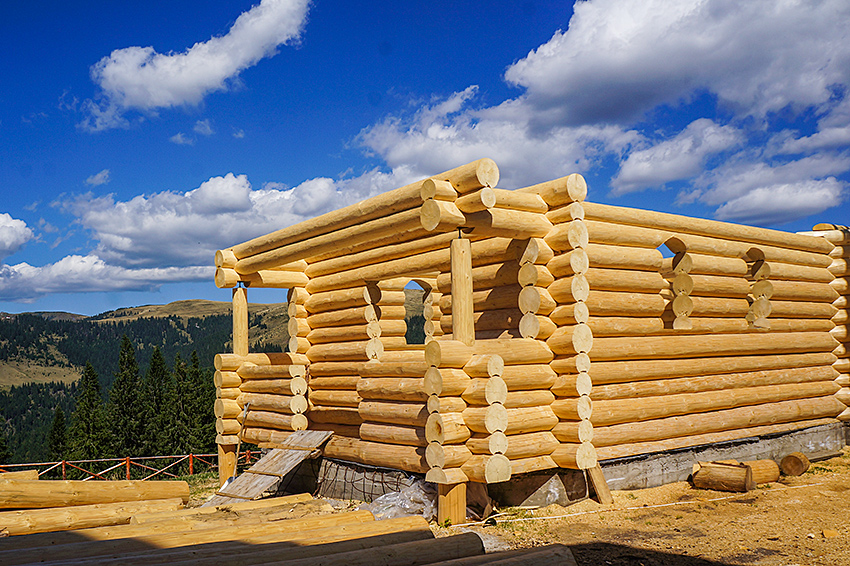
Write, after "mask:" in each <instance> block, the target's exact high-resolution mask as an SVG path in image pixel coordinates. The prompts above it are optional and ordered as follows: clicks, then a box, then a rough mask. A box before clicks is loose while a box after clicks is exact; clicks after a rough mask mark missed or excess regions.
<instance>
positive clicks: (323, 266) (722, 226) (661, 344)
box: [216, 160, 850, 484]
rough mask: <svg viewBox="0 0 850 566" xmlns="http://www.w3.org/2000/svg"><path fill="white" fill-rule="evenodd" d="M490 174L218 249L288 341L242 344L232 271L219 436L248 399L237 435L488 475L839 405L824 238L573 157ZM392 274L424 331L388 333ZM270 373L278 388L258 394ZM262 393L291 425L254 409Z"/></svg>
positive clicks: (825, 414) (809, 417) (474, 166)
mask: <svg viewBox="0 0 850 566" xmlns="http://www.w3.org/2000/svg"><path fill="white" fill-rule="evenodd" d="M497 181H498V169H497V168H496V167H495V164H494V163H493V162H492V161H490V160H479V161H477V162H474V163H471V164H469V165H465V166H463V167H459V168H456V169H453V170H451V171H448V172H446V173H442V174H440V175H436V176H434V177H433V178H430V179H427V180H424V181H419V182H417V183H413V184H411V185H408V186H406V187H402V188H401V189H396V190H395V191H391V192H389V193H385V194H382V195H378V196H376V197H373V198H371V199H368V200H366V201H363V202H361V203H358V204H356V205H352V206H350V207H346V208H343V209H341V210H338V211H335V212H331V213H328V214H326V215H323V216H320V217H318V218H316V219H312V220H309V221H306V222H303V223H301V224H298V225H296V226H292V227H289V228H285V229H283V230H280V231H278V232H276V233H273V234H269V235H268V236H263V237H260V238H256V239H255V240H252V241H249V242H246V243H244V244H240V245H238V246H234V247H233V248H231V249H229V250H223V251H222V252H219V253H218V254H216V265H217V267H218V268H219V269H218V271H217V279H216V281H217V283H218V284H219V285H220V286H224V287H234V286H237V285H254V286H263V287H268V286H276V285H278V286H287V287H289V288H290V295H289V305H288V309H289V315H290V323H289V331H290V342H289V350H290V352H289V353H288V354H281V355H279V356H288V357H287V358H280V359H279V360H278V359H277V358H275V356H278V355H272V354H269V355H264V356H266V357H264V358H262V360H260V361H258V359H254V358H252V356H255V354H249V353H248V352H247V328H243V326H244V325H245V324H246V323H243V322H239V323H238V324H237V322H236V320H237V318H239V320H240V321H243V320H244V321H247V313H246V308H247V307H246V306H243V304H244V305H247V299H246V298H245V293H246V289H245V288H244V286H240V287H238V288H236V289H234V353H233V354H227V355H222V356H220V357H219V358H217V364H219V366H220V367H219V366H217V369H219V370H220V372H219V373H218V374H217V376H216V383H217V386H218V387H219V401H218V402H217V404H216V411H217V415H218V416H219V417H220V423H219V424H220V430H219V434H220V436H219V438H218V440H219V441H220V443H221V444H226V443H228V442H229V441H232V440H233V439H234V438H235V436H234V431H237V430H238V429H239V427H238V426H237V425H238V424H239V423H238V419H239V418H240V416H239V415H240V414H241V411H242V409H243V408H244V407H245V406H246V404H247V403H248V401H249V400H250V402H251V404H250V405H247V406H248V407H249V412H248V414H247V416H246V417H245V423H246V426H245V430H244V432H243V438H244V439H246V440H250V441H252V442H258V441H259V442H269V443H274V442H275V439H281V438H282V437H283V435H285V434H286V433H287V432H288V431H292V430H298V427H301V426H307V424H306V421H307V420H309V428H311V429H317V430H319V429H324V430H333V431H334V432H335V433H336V434H335V436H334V438H333V439H331V441H330V442H329V443H328V445H327V448H326V450H325V455H326V456H330V457H337V458H340V459H346V460H351V461H354V462H362V463H365V464H370V465H378V466H388V467H394V468H401V469H405V470H408V471H414V472H428V475H429V477H430V478H432V479H433V480H434V481H438V482H440V483H446V484H448V483H458V482H464V481H467V480H472V481H484V482H493V481H505V479H507V478H510V477H511V475H513V474H519V473H525V472H529V471H534V470H540V469H547V468H553V467H558V466H560V467H567V468H578V469H589V468H593V467H594V466H595V465H596V463H597V459H598V458H599V459H610V458H615V457H620V456H629V455H634V454H640V453H646V452H652V451H661V450H668V449H673V448H678V447H682V446H691V445H694V444H704V443H711V442H718V441H723V440H728V439H732V438H739V437H741V436H750V435H753V434H764V433H773V432H782V431H786V430H794V429H797V428H803V427H806V426H814V425H817V424H825V423H827V422H834V421H832V420H831V417H834V416H835V415H837V414H838V413H839V412H841V410H843V409H844V405H843V404H841V403H839V401H837V399H836V397H835V395H834V394H835V392H836V391H837V390H838V389H839V387H838V386H837V385H836V384H835V383H834V381H833V380H834V379H835V375H836V374H835V370H834V369H833V367H832V364H833V362H835V360H836V355H835V354H834V353H833V350H834V349H835V347H836V342H835V340H834V339H833V337H832V335H831V334H830V330H831V329H832V328H833V321H832V320H830V319H831V318H832V317H833V316H834V315H835V314H836V312H837V308H836V307H835V306H833V305H832V304H831V303H832V302H833V301H835V300H836V299H837V297H838V295H837V293H836V292H835V290H834V289H833V287H831V286H830V282H831V281H832V279H833V274H832V273H831V272H830V271H831V270H832V271H833V272H834V271H835V268H838V267H837V264H836V263H835V262H836V261H838V260H839V259H841V261H844V260H843V257H844V256H841V257H840V258H839V257H837V256H836V258H835V259H833V258H831V257H830V256H829V255H828V254H830V252H832V244H830V243H829V242H827V241H825V240H823V239H818V238H812V237H810V236H802V235H795V234H787V233H784V232H778V231H772V230H765V229H760V228H751V227H746V226H737V225H733V224H726V223H721V222H714V221H708V220H700V219H695V218H686V217H682V216H675V215H670V214H662V213H655V212H648V211H638V210H634V209H623V208H618V207H613V206H607V205H601V204H593V203H587V202H585V197H586V195H587V186H586V184H585V182H584V179H583V178H582V177H581V176H580V175H570V176H568V177H564V178H562V179H557V180H555V181H550V182H546V183H542V184H539V185H534V186H531V187H527V188H524V189H519V190H516V191H505V190H502V189H498V188H495V186H496V183H497ZM458 229H459V230H460V231H461V234H459V233H458ZM456 247H457V248H458V249H460V248H462V249H463V250H465V251H463V253H464V254H467V256H468V260H469V265H470V269H469V273H468V280H467V283H468V291H469V293H468V295H469V296H470V298H471V300H470V301H468V304H467V300H466V299H463V300H460V299H459V297H465V296H466V294H465V293H464V294H457V291H456V290H455V284H457V282H458V271H457V269H456V266H455V263H454V260H455V255H454V251H455V248H456ZM450 249H451V252H450ZM662 249H663V251H664V253H662ZM833 253H834V252H833ZM665 256H672V257H666V258H665ZM830 265H832V266H833V267H830ZM845 265H846V262H845ZM828 268H829V269H828ZM410 281H416V282H418V283H419V284H420V286H422V288H423V289H425V291H426V292H425V295H424V297H423V307H424V308H423V316H424V318H425V334H426V340H428V341H429V345H428V346H427V347H423V346H422V345H409V344H407V343H406V340H405V332H406V330H407V328H406V324H405V321H404V318H405V314H406V313H405V307H404V305H405V299H404V297H405V293H404V289H405V286H406V285H407V284H408V283H409V282H410ZM467 283H464V284H467ZM832 285H833V286H835V283H833V284H832ZM845 287H846V286H845ZM453 294H457V296H454V295H453ZM241 313H245V314H244V315H243V314H241ZM461 320H463V321H468V328H466V329H465V330H464V332H463V337H460V335H458V334H457V329H456V328H455V326H456V325H457V324H458V321H461ZM463 324H467V323H466V322H464V323H463ZM845 328H846V327H845ZM833 334H835V335H836V336H838V337H839V338H841V336H839V334H840V330H837V331H833ZM836 353H839V354H844V355H845V356H846V349H844V350H841V347H839V349H838V350H836ZM229 356H232V357H233V358H232V359H230V357H229ZM263 360H265V361H263ZM591 361H592V364H591ZM252 364H253V365H252ZM847 364H848V365H847V367H846V368H845V369H842V370H841V371H842V373H850V362H847ZM264 366H267V367H266V369H260V368H263V367H264ZM841 367H843V366H841ZM845 370H847V371H845ZM840 379H841V378H839V380H840ZM848 386H850V383H847V384H842V387H845V388H847V387H848ZM275 387H280V388H281V389H279V390H277V391H275V394H276V395H277V396H279V397H281V399H283V398H286V401H285V402H284V403H277V405H274V407H276V409H271V408H269V407H271V406H272V404H270V403H267V404H265V405H255V401H256V402H257V403H260V401H261V400H262V398H261V397H259V396H261V395H266V394H268V393H270V392H271V390H272V388H275ZM305 389H306V399H304V395H305V394H304V390H305ZM848 389H850V388H848ZM839 397H840V395H839ZM259 406H262V407H263V409H262V410H263V411H265V412H267V413H274V414H277V415H286V416H287V418H288V419H289V421H288V423H286V422H285V420H286V419H284V418H281V417H278V418H277V419H276V420H275V419H272V418H271V417H267V418H265V420H260V419H257V418H253V420H252V415H254V414H256V413H255V411H256V410H257V408H258V407H259ZM305 409H306V410H305ZM305 416H306V419H303V420H302V418H303V417H305ZM297 417H302V418H297ZM233 443H235V441H234V442H233Z"/></svg>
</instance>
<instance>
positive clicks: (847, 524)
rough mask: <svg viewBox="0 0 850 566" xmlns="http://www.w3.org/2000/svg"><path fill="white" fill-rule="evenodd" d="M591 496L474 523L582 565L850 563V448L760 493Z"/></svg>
mask: <svg viewBox="0 0 850 566" xmlns="http://www.w3.org/2000/svg"><path fill="white" fill-rule="evenodd" d="M613 497H614V503H613V504H612V505H607V506H603V505H600V504H598V503H596V502H595V501H592V500H586V501H582V502H580V503H577V504H575V505H572V506H570V507H561V506H557V505H552V506H549V507H545V508H541V509H534V510H526V509H515V508H514V509H507V510H502V514H500V515H497V516H496V517H495V520H496V525H495V526H468V527H451V528H448V529H444V528H440V527H434V529H435V531H436V532H437V534H438V536H444V535H448V534H453V533H456V532H458V531H460V530H464V529H470V530H474V531H476V532H478V533H479V534H481V536H482V537H483V538H484V539H485V544H487V546H488V547H494V548H499V547H502V548H521V547H531V546H541V545H544V544H550V543H554V542H558V543H563V544H566V545H569V546H570V548H571V549H572V551H573V554H574V555H575V557H576V560H577V562H578V564H579V566H591V565H593V566H596V565H600V566H609V565H610V566H638V565H642V566H661V565H668V564H670V565H688V566H711V565H720V564H724V565H732V564H747V565H758V566H792V565H798V566H814V565H823V566H843V565H850V448H845V450H844V454H843V455H842V456H841V457H837V458H833V459H831V460H826V461H823V462H817V463H814V464H812V466H811V468H810V469H809V471H808V472H806V473H805V474H804V475H802V476H800V477H783V478H782V479H781V480H780V481H779V482H777V483H774V484H768V485H765V486H759V487H758V488H757V489H756V490H755V491H751V492H749V493H743V494H732V493H726V492H719V491H708V490H697V489H694V488H693V487H691V486H690V485H689V484H688V483H686V482H678V483H674V484H669V485H665V486H661V487H656V488H650V489H642V490H635V491H615V492H613Z"/></svg>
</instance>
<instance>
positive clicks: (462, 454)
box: [425, 442, 472, 468]
mask: <svg viewBox="0 0 850 566" xmlns="http://www.w3.org/2000/svg"><path fill="white" fill-rule="evenodd" d="M471 456H472V452H470V451H469V448H467V446H466V445H465V444H447V445H445V446H444V445H442V444H437V443H436V442H432V443H430V444H429V445H428V447H427V448H426V449H425V460H427V461H428V465H429V466H431V467H435V468H459V467H460V466H461V465H462V464H463V463H464V462H466V461H467V460H469V458H470V457H471Z"/></svg>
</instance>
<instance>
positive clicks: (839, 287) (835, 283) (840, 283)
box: [829, 277, 850, 295]
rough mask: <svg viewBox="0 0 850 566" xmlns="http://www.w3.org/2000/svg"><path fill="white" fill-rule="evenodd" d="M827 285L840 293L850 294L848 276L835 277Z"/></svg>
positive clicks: (849, 279) (849, 278)
mask: <svg viewBox="0 0 850 566" xmlns="http://www.w3.org/2000/svg"><path fill="white" fill-rule="evenodd" d="M829 286H830V287H832V288H833V289H835V291H836V292H837V293H839V294H841V295H847V294H850V277H836V278H835V279H833V280H832V281H831V282H830V283H829Z"/></svg>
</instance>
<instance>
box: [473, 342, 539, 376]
mask: <svg viewBox="0 0 850 566" xmlns="http://www.w3.org/2000/svg"><path fill="white" fill-rule="evenodd" d="M475 353H476V354H498V355H499V356H501V357H502V359H503V360H504V362H505V366H513V365H520V364H538V363H549V362H550V361H552V358H554V355H553V354H552V350H550V349H549V348H548V346H546V343H545V342H542V341H540V340H534V339H531V338H508V339H493V340H476V341H475ZM505 371H508V370H507V368H506V370H505Z"/></svg>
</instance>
